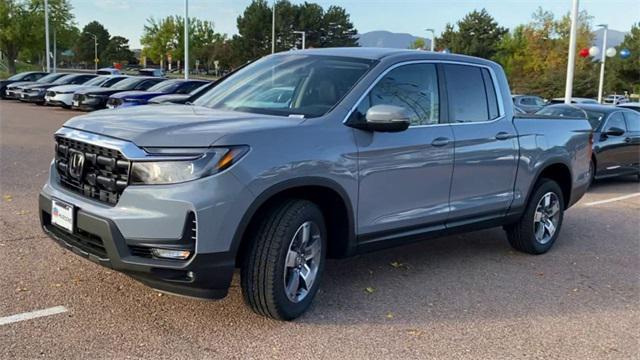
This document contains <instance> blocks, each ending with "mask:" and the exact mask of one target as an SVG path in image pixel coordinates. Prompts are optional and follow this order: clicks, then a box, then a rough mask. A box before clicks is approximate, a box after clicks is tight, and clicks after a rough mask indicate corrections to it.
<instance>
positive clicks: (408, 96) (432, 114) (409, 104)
mask: <svg viewBox="0 0 640 360" xmlns="http://www.w3.org/2000/svg"><path fill="white" fill-rule="evenodd" d="M375 105H395V106H401V107H404V108H405V109H407V110H408V111H409V112H410V113H411V115H412V116H411V125H413V126H416V125H432V124H437V123H438V121H439V119H440V116H439V106H440V101H439V96H438V75H437V71H436V66H435V65H434V64H412V65H404V66H400V67H398V68H395V69H393V70H391V71H390V72H389V73H388V74H386V75H385V76H384V77H383V78H382V79H380V81H379V82H378V83H377V84H376V85H375V86H374V87H373V89H371V91H370V92H369V94H367V96H366V97H365V99H363V101H362V102H361V103H360V106H358V109H357V112H358V113H360V116H362V117H364V115H365V114H366V112H367V110H368V109H369V107H371V106H375Z"/></svg>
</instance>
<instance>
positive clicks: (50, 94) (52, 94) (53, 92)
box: [47, 91, 56, 97]
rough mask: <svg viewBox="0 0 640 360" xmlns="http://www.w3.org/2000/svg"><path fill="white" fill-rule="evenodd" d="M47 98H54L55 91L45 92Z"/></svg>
mask: <svg viewBox="0 0 640 360" xmlns="http://www.w3.org/2000/svg"><path fill="white" fill-rule="evenodd" d="M47 96H49V97H54V96H56V92H55V91H47Z"/></svg>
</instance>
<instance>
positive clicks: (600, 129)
mask: <svg viewBox="0 0 640 360" xmlns="http://www.w3.org/2000/svg"><path fill="white" fill-rule="evenodd" d="M536 114H540V115H554V116H561V117H568V118H586V119H587V120H589V123H590V124H591V127H592V128H593V154H592V157H591V167H590V170H591V178H592V179H602V178H608V177H614V176H623V175H637V176H638V180H640V114H639V113H637V112H635V111H633V110H629V109H625V108H622V107H613V106H607V105H592V104H572V105H566V104H558V105H549V106H547V107H545V108H543V109H542V110H540V111H538V112H537V113H536Z"/></svg>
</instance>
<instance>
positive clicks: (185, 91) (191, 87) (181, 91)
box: [176, 81, 202, 94]
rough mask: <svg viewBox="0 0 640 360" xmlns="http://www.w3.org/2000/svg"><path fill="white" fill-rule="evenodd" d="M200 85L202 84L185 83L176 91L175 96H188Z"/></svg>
mask: <svg viewBox="0 0 640 360" xmlns="http://www.w3.org/2000/svg"><path fill="white" fill-rule="evenodd" d="M200 85H202V83H200V82H195V81H194V82H190V83H186V84H183V85H182V86H181V87H180V89H178V91H176V94H188V93H190V92H191V91H192V90H195V89H196V88H197V87H198V86H200Z"/></svg>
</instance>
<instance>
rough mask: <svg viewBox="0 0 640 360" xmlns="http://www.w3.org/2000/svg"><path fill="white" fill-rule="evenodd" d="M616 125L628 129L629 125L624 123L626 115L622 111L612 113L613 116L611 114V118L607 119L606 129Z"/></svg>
mask: <svg viewBox="0 0 640 360" xmlns="http://www.w3.org/2000/svg"><path fill="white" fill-rule="evenodd" d="M614 127H615V128H618V129H622V130H624V131H627V126H626V125H625V123H624V117H623V116H622V112H621V111H618V112H616V113H613V114H611V116H609V120H607V125H606V128H605V130H604V131H607V130H609V129H611V128H614Z"/></svg>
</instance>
